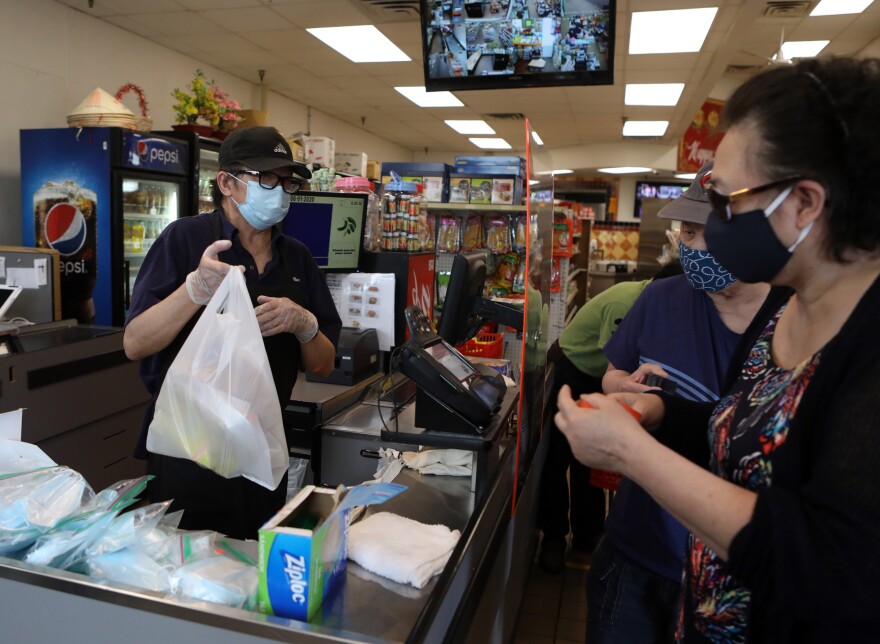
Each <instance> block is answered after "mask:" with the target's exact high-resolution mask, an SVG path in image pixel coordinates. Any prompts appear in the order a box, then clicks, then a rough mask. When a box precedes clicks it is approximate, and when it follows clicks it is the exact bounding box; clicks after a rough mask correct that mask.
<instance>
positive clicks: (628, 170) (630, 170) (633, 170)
mask: <svg viewBox="0 0 880 644" xmlns="http://www.w3.org/2000/svg"><path fill="white" fill-rule="evenodd" d="M650 171H651V168H642V167H638V166H630V165H626V166H620V167H618V168H599V172H606V173H608V174H643V173H645V172H650Z"/></svg>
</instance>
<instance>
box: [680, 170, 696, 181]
mask: <svg viewBox="0 0 880 644" xmlns="http://www.w3.org/2000/svg"><path fill="white" fill-rule="evenodd" d="M675 178H676V179H687V180H688V181H693V180H694V179H696V178H697V173H696V172H685V173H682V174H677V175H675Z"/></svg>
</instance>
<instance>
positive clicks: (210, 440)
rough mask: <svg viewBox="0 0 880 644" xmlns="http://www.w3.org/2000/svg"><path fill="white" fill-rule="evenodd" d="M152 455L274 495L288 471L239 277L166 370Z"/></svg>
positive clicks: (230, 278)
mask: <svg viewBox="0 0 880 644" xmlns="http://www.w3.org/2000/svg"><path fill="white" fill-rule="evenodd" d="M147 449H148V450H149V451H151V452H153V453H155V454H164V455H166V456H174V457H177V458H186V459H189V460H192V461H195V462H196V463H198V464H199V465H201V466H203V467H206V468H208V469H210V470H211V471H213V472H216V473H217V474H219V475H220V476H223V477H225V478H233V477H235V476H244V477H245V478H247V479H250V480H251V481H253V482H255V483H258V484H259V485H262V486H263V487H265V488H268V489H270V490H274V489H275V488H277V487H278V484H279V483H280V482H281V478H282V477H283V476H284V473H285V472H286V471H287V467H288V453H287V443H286V441H285V438H284V426H283V425H282V422H281V407H280V406H279V404H278V396H277V394H276V393H275V383H274V382H273V380H272V371H271V369H270V368H269V360H268V358H267V357H266V349H265V347H264V345H263V338H262V336H261V335H260V327H259V324H258V323H257V316H256V314H255V313H254V308H253V306H252V305H251V301H250V297H249V296H248V292H247V287H246V286H245V281H244V276H243V275H242V274H241V272H240V271H238V270H231V271H229V273H227V275H226V277H225V278H224V280H223V282H222V283H221V284H220V287H219V288H218V289H217V292H216V293H214V297H213V298H211V301H210V302H208V305H207V306H206V307H205V310H204V312H203V313H202V317H201V318H200V319H199V321H198V322H197V323H196V325H195V328H193V330H192V332H191V333H190V334H189V337H188V338H187V339H186V342H184V344H183V347H181V349H180V353H178V354H177V357H176V358H175V359H174V362H173V363H172V364H171V367H170V368H169V369H168V374H167V375H166V376H165V381H164V382H163V383H162V389H161V390H160V392H159V398H158V399H157V400H156V412H155V415H154V416H153V422H152V423H151V424H150V430H149V433H148V434H147Z"/></svg>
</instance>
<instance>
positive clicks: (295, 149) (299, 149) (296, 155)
mask: <svg viewBox="0 0 880 644" xmlns="http://www.w3.org/2000/svg"><path fill="white" fill-rule="evenodd" d="M286 140H287V144H288V145H289V146H290V153H291V154H292V155H293V160H294V161H299V162H300V163H305V162H306V151H305V148H303V146H301V145H300V144H299V143H297V142H296V141H294V140H293V139H286Z"/></svg>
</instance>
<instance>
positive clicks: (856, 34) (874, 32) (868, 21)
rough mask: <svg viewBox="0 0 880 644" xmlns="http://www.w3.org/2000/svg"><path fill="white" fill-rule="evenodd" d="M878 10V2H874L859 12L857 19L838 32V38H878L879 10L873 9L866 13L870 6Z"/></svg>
mask: <svg viewBox="0 0 880 644" xmlns="http://www.w3.org/2000/svg"><path fill="white" fill-rule="evenodd" d="M875 6H876V7H877V9H878V10H880V2H874V4H873V5H871V7H869V8H868V10H866V11H865V13H863V14H861V15H860V16H859V17H858V19H856V20H854V21H853V22H852V24H850V25H849V26H848V27H847V28H846V29H844V30H843V31H842V32H841V33H840V38H844V39H846V40H862V39H864V40H874V39H876V38H880V12H878V11H873V12H872V13H870V14H868V11H870V9H871V8H872V7H875Z"/></svg>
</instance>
